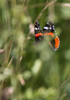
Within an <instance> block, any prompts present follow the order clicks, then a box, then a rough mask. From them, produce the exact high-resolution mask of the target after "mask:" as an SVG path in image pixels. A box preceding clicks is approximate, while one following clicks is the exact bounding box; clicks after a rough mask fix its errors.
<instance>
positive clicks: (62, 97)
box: [59, 93, 67, 100]
mask: <svg viewBox="0 0 70 100" xmlns="http://www.w3.org/2000/svg"><path fill="white" fill-rule="evenodd" d="M66 95H67V94H66V93H64V94H63V95H62V96H61V97H60V99H59V100H62V99H63V98H64V97H65V96H66Z"/></svg>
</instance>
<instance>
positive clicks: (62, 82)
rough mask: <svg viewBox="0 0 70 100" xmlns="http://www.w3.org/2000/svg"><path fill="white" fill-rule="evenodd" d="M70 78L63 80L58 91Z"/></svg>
mask: <svg viewBox="0 0 70 100" xmlns="http://www.w3.org/2000/svg"><path fill="white" fill-rule="evenodd" d="M69 80H70V79H69V78H68V79H67V80H65V81H64V82H62V84H61V85H60V87H59V88H58V89H57V90H58V91H59V90H60V89H61V88H62V87H63V85H64V84H65V83H66V82H67V81H69Z"/></svg>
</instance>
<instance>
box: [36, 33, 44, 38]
mask: <svg viewBox="0 0 70 100" xmlns="http://www.w3.org/2000/svg"><path fill="white" fill-rule="evenodd" d="M39 36H43V34H42V33H37V34H35V37H39Z"/></svg>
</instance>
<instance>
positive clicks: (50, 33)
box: [44, 32, 54, 37]
mask: <svg viewBox="0 0 70 100" xmlns="http://www.w3.org/2000/svg"><path fill="white" fill-rule="evenodd" d="M44 35H50V36H52V37H54V34H53V33H52V32H49V33H44Z"/></svg>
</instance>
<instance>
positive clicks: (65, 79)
mask: <svg viewBox="0 0 70 100" xmlns="http://www.w3.org/2000/svg"><path fill="white" fill-rule="evenodd" d="M50 1H51V0H37V1H36V0H0V49H4V52H2V53H0V99H1V100H58V99H59V100H70V44H69V42H70V12H69V10H70V6H69V5H70V4H69V5H66V6H65V5H64V3H65V2H67V1H68V0H67V1H66V0H60V1H58V0H57V2H56V3H54V4H52V5H51V6H49V7H48V8H47V9H45V11H44V12H43V13H42V16H41V17H40V18H39V22H40V24H41V27H43V26H44V24H45V23H46V22H47V21H48V20H49V19H48V16H49V18H50V19H51V20H54V23H55V27H56V31H57V35H58V36H59V38H60V47H59V49H58V51H56V52H53V51H52V50H51V49H50V48H49V45H48V41H47V40H45V41H43V42H42V43H40V44H38V45H37V46H36V45H33V44H32V42H34V41H35V39H34V33H33V32H34V26H33V25H34V22H35V20H36V18H37V17H38V15H39V14H40V13H41V12H42V9H43V8H44V6H45V5H47V3H48V2H50ZM62 3H63V4H62ZM68 3H70V1H68ZM65 4H66V3H65Z"/></svg>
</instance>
